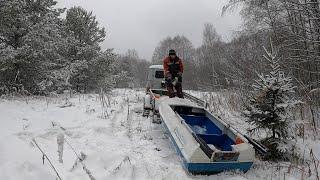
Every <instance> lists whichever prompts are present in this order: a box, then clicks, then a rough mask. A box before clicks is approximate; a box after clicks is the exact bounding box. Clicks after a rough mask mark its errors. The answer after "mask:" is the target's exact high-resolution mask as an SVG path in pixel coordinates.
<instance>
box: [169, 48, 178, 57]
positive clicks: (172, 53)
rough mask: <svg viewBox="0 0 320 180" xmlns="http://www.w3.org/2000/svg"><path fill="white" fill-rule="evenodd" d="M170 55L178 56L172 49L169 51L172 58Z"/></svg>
mask: <svg viewBox="0 0 320 180" xmlns="http://www.w3.org/2000/svg"><path fill="white" fill-rule="evenodd" d="M170 55H177V53H176V51H175V50H173V49H170V51H169V56H170Z"/></svg>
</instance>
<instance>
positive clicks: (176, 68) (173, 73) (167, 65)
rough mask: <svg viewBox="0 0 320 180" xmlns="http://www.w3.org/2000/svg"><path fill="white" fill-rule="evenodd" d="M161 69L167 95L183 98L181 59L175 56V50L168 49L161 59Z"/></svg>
mask: <svg viewBox="0 0 320 180" xmlns="http://www.w3.org/2000/svg"><path fill="white" fill-rule="evenodd" d="M163 69H164V75H165V81H166V86H167V90H168V93H169V97H170V98H173V97H175V96H176V95H177V96H178V97H179V98H183V92H182V74H183V63H182V60H181V59H180V58H179V57H178V56H177V54H176V51H175V50H173V49H171V50H170V51H169V56H168V57H166V58H165V59H164V60H163ZM174 88H175V90H176V91H177V93H176V94H175V92H174Z"/></svg>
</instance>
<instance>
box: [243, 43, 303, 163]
mask: <svg viewBox="0 0 320 180" xmlns="http://www.w3.org/2000/svg"><path fill="white" fill-rule="evenodd" d="M264 50H265V53H266V54H265V55H264V56H263V57H264V59H266V60H267V61H268V62H269V63H270V66H271V71H270V72H269V73H268V74H266V75H264V74H258V80H256V81H255V83H254V84H253V89H254V91H253V95H252V97H251V98H250V103H249V105H248V106H247V107H246V108H247V111H246V113H245V115H246V117H248V122H249V123H251V124H252V125H253V126H254V127H255V128H254V130H256V131H259V130H264V131H266V135H267V136H266V137H265V138H264V139H263V140H262V143H263V144H265V145H266V146H267V147H269V149H270V153H269V154H268V155H267V157H266V158H268V159H271V160H288V159H289V158H290V157H291V156H292V153H291V152H293V151H292V149H293V147H294V141H292V140H293V137H294V132H293V130H294V122H293V112H292V109H293V107H294V106H295V105H296V104H297V103H298V101H296V100H294V98H293V95H294V92H295V90H294V89H295V87H294V86H293V84H292V79H291V77H289V76H285V74H284V72H283V71H281V68H280V65H279V61H280V58H278V57H277V52H276V51H274V48H273V47H272V44H271V52H269V51H268V50H266V49H265V48H264Z"/></svg>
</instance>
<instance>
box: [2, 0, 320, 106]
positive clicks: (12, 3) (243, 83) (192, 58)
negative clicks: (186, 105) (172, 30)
mask: <svg viewBox="0 0 320 180" xmlns="http://www.w3.org/2000/svg"><path fill="white" fill-rule="evenodd" d="M56 4H57V2H56V1H54V0H42V1H29V0H9V1H7V0H0V22H1V24H0V94H5V93H12V92H21V93H25V94H49V93H51V92H58V93H59V92H63V91H64V90H70V89H72V90H74V91H78V92H92V91H96V90H100V89H101V88H103V89H106V90H108V89H110V88H113V87H144V86H145V81H146V77H147V69H148V66H149V65H151V64H161V63H162V62H161V61H162V59H163V58H164V57H165V56H166V55H167V53H168V50H169V49H171V48H172V49H176V51H177V53H178V55H179V56H180V57H181V58H183V60H184V63H185V67H186V68H185V69H186V72H185V73H184V88H185V89H194V90H203V91H217V90H221V89H237V90H239V89H240V90H244V91H247V90H249V89H250V88H251V84H252V83H253V82H254V80H255V79H256V77H257V73H264V72H268V71H269V70H270V68H269V66H268V62H266V61H264V60H263V58H262V55H263V54H264V50H263V47H266V48H267V49H269V48H270V42H272V44H273V45H274V46H275V47H276V49H277V50H278V51H279V52H278V56H279V57H281V60H280V62H279V64H280V66H281V67H282V69H283V70H284V71H285V73H286V74H289V75H290V76H292V77H293V81H294V85H295V86H296V87H297V93H298V94H297V96H298V97H300V98H301V100H303V101H304V102H307V103H308V104H310V105H317V106H319V102H320V96H319V94H320V93H319V84H320V70H319V69H320V58H319V57H320V19H319V18H320V17H319V16H320V13H319V2H318V0H258V1H257V0H230V1H229V3H228V4H227V5H226V6H225V7H224V9H223V13H232V9H233V8H235V7H236V8H237V6H238V8H241V15H242V17H243V20H244V26H243V28H242V29H241V31H239V32H237V33H235V34H234V37H233V39H232V40H231V41H230V42H225V41H223V40H222V38H221V36H220V35H219V34H218V33H217V32H216V30H215V27H214V26H213V25H212V24H210V23H208V24H205V25H204V29H203V34H202V44H201V46H200V47H194V45H193V44H192V43H191V41H190V40H188V38H187V37H185V36H183V35H173V36H172V35H171V37H170V36H169V37H167V38H164V39H163V40H162V41H161V42H159V44H158V46H157V47H156V48H155V50H154V53H153V56H152V60H151V61H147V60H143V59H141V58H140V57H139V55H138V53H137V52H136V51H135V50H134V49H132V50H128V52H127V53H125V54H116V53H115V52H114V51H113V50H112V49H107V50H105V49H102V48H101V45H100V43H101V42H103V41H104V40H107V36H106V31H105V29H104V28H103V27H101V26H100V25H99V22H98V21H97V19H96V17H95V15H94V14H93V13H92V12H88V11H86V10H85V9H83V8H81V7H73V8H70V9H61V8H57V6H56ZM133 48H134V47H133Z"/></svg>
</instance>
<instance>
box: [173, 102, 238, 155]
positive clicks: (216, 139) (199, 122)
mask: <svg viewBox="0 0 320 180" xmlns="http://www.w3.org/2000/svg"><path fill="white" fill-rule="evenodd" d="M172 108H173V110H174V111H175V112H176V113H177V114H179V115H180V117H181V118H182V119H184V121H185V123H186V124H187V125H188V126H189V127H190V128H191V130H192V131H193V133H194V134H195V135H196V137H195V138H198V140H199V141H200V143H205V145H204V146H205V148H208V147H210V149H212V150H213V151H214V148H212V145H213V146H214V147H215V148H216V149H218V150H220V151H232V147H231V145H234V144H235V142H234V141H233V140H232V139H231V138H230V137H229V136H228V135H227V134H226V133H225V132H223V130H221V129H220V128H219V127H218V126H217V125H216V124H215V123H214V121H216V122H217V120H211V119H210V118H209V117H208V116H207V115H206V112H205V111H204V110H203V109H201V108H195V107H186V106H173V107H172ZM207 146H208V147H207Z"/></svg>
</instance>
